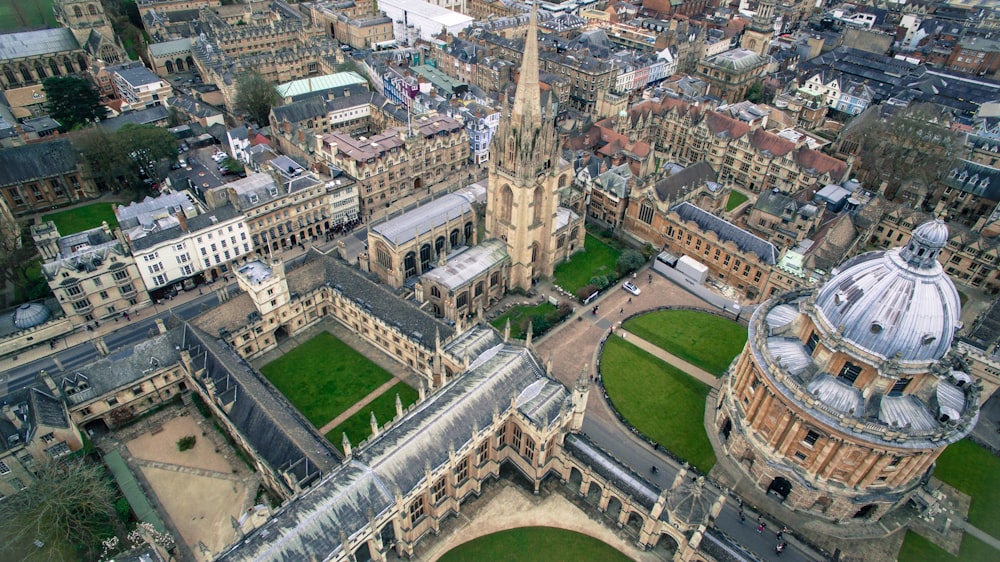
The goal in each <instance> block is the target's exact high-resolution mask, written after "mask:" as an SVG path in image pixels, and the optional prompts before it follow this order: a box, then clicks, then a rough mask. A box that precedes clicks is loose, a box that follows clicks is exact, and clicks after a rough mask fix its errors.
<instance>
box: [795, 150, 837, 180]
mask: <svg viewBox="0 0 1000 562" xmlns="http://www.w3.org/2000/svg"><path fill="white" fill-rule="evenodd" d="M795 161H796V162H797V163H798V164H799V166H802V167H803V168H805V169H807V170H815V171H816V173H819V174H830V179H832V180H833V181H837V182H839V181H841V180H842V179H843V177H844V174H846V173H847V162H844V161H843V160H838V159H836V158H834V157H833V156H828V155H826V154H823V153H822V152H820V151H818V150H813V149H811V148H806V147H804V146H803V147H800V148H799V150H798V152H796V153H795Z"/></svg>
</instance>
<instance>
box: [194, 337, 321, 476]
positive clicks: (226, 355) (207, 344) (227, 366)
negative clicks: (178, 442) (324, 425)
mask: <svg viewBox="0 0 1000 562" xmlns="http://www.w3.org/2000/svg"><path fill="white" fill-rule="evenodd" d="M179 331H180V332H181V333H182V334H183V341H182V342H181V344H180V346H181V348H182V349H187V350H188V351H189V353H190V354H191V361H192V363H193V364H194V365H196V366H197V367H198V368H201V369H205V374H204V376H203V377H199V379H198V383H199V384H205V382H206V381H207V380H211V381H212V382H213V383H214V387H215V397H216V399H217V400H220V401H221V402H222V407H223V408H224V409H226V410H227V417H228V418H229V421H231V422H232V423H233V425H234V426H236V428H237V429H238V430H239V431H240V433H242V434H243V436H244V437H245V438H246V440H247V442H249V444H250V446H251V447H252V448H253V449H254V450H255V452H256V454H257V456H259V457H261V458H263V459H264V460H266V461H267V463H268V464H270V465H271V466H272V467H274V468H275V469H277V470H279V471H282V472H289V473H291V474H294V475H295V477H296V478H297V479H298V482H299V484H300V485H301V486H303V487H305V486H308V485H309V484H310V483H311V482H313V481H315V479H317V478H319V477H320V476H322V475H323V474H326V473H327V472H328V471H330V470H332V468H333V467H334V466H336V465H337V463H338V462H339V461H340V459H341V457H340V454H339V453H337V451H336V450H334V449H333V447H331V446H330V444H329V442H328V441H327V440H326V439H324V438H323V436H322V435H320V434H319V432H318V431H317V430H316V429H315V428H314V427H313V426H312V425H311V424H310V423H309V422H308V421H307V420H306V419H305V418H304V417H303V416H302V414H300V413H299V412H298V410H296V409H295V407H294V406H292V404H291V403H289V402H288V400H287V399H286V398H285V397H284V396H282V395H281V393H280V392H278V390H276V389H275V388H274V386H273V385H271V383H269V382H268V381H267V379H265V378H264V377H263V376H262V375H261V374H260V373H259V372H257V370H255V369H254V368H253V367H251V366H250V365H249V364H247V362H246V361H244V360H243V359H242V358H241V357H240V356H239V355H237V354H236V352H235V351H233V350H232V348H230V347H229V346H227V345H226V344H225V343H224V342H223V341H222V340H219V339H216V338H214V337H212V336H210V335H208V334H205V333H204V332H201V331H200V330H198V329H197V328H194V327H191V326H190V325H188V324H184V325H183V326H182V328H180V329H179Z"/></svg>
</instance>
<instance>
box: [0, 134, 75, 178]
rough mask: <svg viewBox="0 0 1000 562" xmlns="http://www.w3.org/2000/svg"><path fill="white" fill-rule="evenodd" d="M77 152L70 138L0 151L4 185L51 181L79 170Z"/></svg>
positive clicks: (0, 173) (0, 167)
mask: <svg viewBox="0 0 1000 562" xmlns="http://www.w3.org/2000/svg"><path fill="white" fill-rule="evenodd" d="M77 162H78V160H77V153H76V151H75V150H74V149H73V145H71V144H70V142H69V139H56V140H53V141H48V142H40V143H33V144H29V145H26V146H17V147H13V148H5V149H3V150H0V186H4V185H13V184H17V183H22V182H26V181H31V180H35V179H38V178H48V177H52V176H58V175H61V174H66V173H69V172H72V171H74V170H76V167H77Z"/></svg>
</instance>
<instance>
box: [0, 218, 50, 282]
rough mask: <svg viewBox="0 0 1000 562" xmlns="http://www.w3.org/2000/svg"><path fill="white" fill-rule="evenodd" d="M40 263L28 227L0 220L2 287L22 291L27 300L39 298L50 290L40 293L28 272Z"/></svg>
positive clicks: (0, 279) (0, 275)
mask: <svg viewBox="0 0 1000 562" xmlns="http://www.w3.org/2000/svg"><path fill="white" fill-rule="evenodd" d="M37 262H38V252H37V251H36V250H35V245H34V241H33V239H32V238H31V232H30V231H29V228H28V226H26V225H22V224H21V223H18V222H16V221H8V220H0V285H3V286H6V285H8V284H10V285H14V287H16V288H18V289H20V291H21V294H22V295H24V296H25V297H27V300H32V299H35V298H39V297H40V296H42V295H44V294H45V293H46V292H48V291H47V289H48V284H46V283H45V282H44V280H42V281H41V283H42V284H44V285H45V288H44V290H41V291H39V289H38V288H35V287H33V283H34V282H33V281H32V279H31V278H30V277H29V276H28V270H30V269H31V268H32V267H34V266H35V265H36V264H37Z"/></svg>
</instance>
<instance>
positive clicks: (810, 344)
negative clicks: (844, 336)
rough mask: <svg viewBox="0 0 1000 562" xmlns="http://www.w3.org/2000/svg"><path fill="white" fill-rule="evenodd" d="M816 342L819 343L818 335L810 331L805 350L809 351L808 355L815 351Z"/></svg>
mask: <svg viewBox="0 0 1000 562" xmlns="http://www.w3.org/2000/svg"><path fill="white" fill-rule="evenodd" d="M818 343H819V336H818V335H817V334H816V332H810V333H809V339H808V340H806V351H808V352H809V355H812V354H813V353H814V352H815V351H816V344H818Z"/></svg>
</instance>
